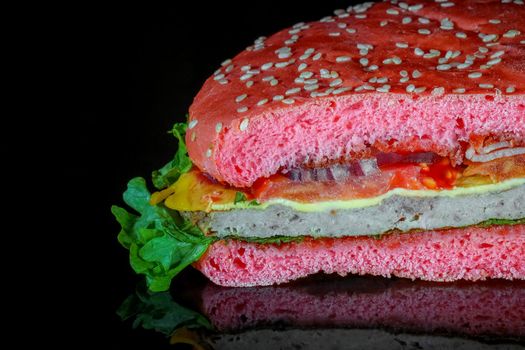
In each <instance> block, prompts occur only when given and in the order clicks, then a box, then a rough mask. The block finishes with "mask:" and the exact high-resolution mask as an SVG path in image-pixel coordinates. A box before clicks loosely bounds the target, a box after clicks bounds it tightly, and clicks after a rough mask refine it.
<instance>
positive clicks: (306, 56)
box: [186, 0, 525, 187]
mask: <svg viewBox="0 0 525 350" xmlns="http://www.w3.org/2000/svg"><path fill="white" fill-rule="evenodd" d="M334 13H335V15H333V16H328V17H325V18H323V19H321V20H320V21H317V22H311V23H298V24H296V25H294V26H293V27H291V28H288V29H285V30H282V31H280V32H278V33H277V34H274V35H272V36H270V37H268V38H265V37H261V38H259V39H257V40H256V41H255V44H254V45H253V46H250V47H248V48H247V49H246V50H245V51H243V52H241V53H240V54H238V55H237V56H236V57H235V58H233V59H229V60H226V61H224V62H223V63H222V65H221V68H219V69H218V70H217V71H216V72H215V74H214V75H213V76H212V77H210V78H209V79H208V80H207V81H206V82H205V84H204V86H203V87H202V89H201V91H200V92H199V93H198V94H197V96H196V98H195V100H194V102H193V104H192V106H191V107H190V122H189V129H188V132H187V135H186V141H187V144H188V151H189V155H190V157H191V159H192V160H193V162H194V163H195V164H196V165H197V166H198V167H199V168H200V169H201V170H202V171H204V172H207V173H209V174H210V175H211V176H213V177H214V178H216V179H217V180H219V181H222V182H227V183H229V184H231V185H233V186H237V187H246V186H250V185H252V184H253V182H254V181H255V180H257V179H258V178H260V177H266V176H269V175H272V174H274V173H276V172H278V171H279V170H280V169H287V168H291V167H295V166H299V165H301V164H304V163H309V164H314V165H316V164H323V163H326V162H330V161H341V160H344V159H347V158H349V157H359V156H362V155H365V154H366V153H367V151H369V150H370V147H374V148H376V149H378V150H381V151H388V152H410V151H432V152H436V153H438V154H440V155H442V156H448V157H450V158H451V159H453V161H454V162H456V163H459V162H461V161H462V160H463V157H464V150H465V147H468V144H469V143H472V142H473V140H474V139H476V138H478V139H479V137H487V136H492V137H493V138H494V139H498V140H499V139H505V140H512V141H513V142H516V143H523V142H524V140H525V95H524V91H525V58H524V57H525V6H524V5H523V1H521V0H514V1H511V0H477V1H474V0H466V1H456V2H452V1H446V0H441V1H440V0H435V1H422V0H419V1H417V2H415V1H407V2H398V1H394V0H392V1H390V2H382V3H365V4H361V5H356V6H351V7H349V8H347V9H346V10H336V11H335V12H334Z"/></svg>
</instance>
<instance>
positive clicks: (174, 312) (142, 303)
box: [117, 291, 212, 336]
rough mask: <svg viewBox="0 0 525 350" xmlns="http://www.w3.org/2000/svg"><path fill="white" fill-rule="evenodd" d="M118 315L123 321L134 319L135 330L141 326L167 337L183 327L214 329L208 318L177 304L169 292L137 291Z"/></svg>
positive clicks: (125, 301)
mask: <svg viewBox="0 0 525 350" xmlns="http://www.w3.org/2000/svg"><path fill="white" fill-rule="evenodd" d="M117 315H119V316H120V318H121V319H122V320H127V319H130V318H133V317H134V321H133V327H134V328H137V327H139V326H141V327H142V328H144V329H153V330H156V331H158V332H161V333H163V334H165V335H167V336H170V335H172V334H173V332H175V331H176V330H177V329H179V328H182V327H187V328H205V329H212V325H211V323H210V322H209V321H208V320H207V319H206V317H204V316H203V315H201V314H200V313H198V312H196V311H193V310H190V309H188V308H185V307H183V306H181V305H179V304H177V303H176V302H175V301H173V298H172V296H171V294H170V293H169V292H162V293H151V292H148V291H146V292H143V291H142V292H141V291H137V292H136V293H135V294H132V295H130V296H129V297H128V298H127V299H126V300H124V302H123V303H122V305H121V306H120V307H119V309H118V310H117Z"/></svg>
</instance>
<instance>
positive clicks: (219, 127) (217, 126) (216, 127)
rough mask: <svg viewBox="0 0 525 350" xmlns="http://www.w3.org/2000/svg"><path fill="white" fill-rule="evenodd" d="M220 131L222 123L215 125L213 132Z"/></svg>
mask: <svg viewBox="0 0 525 350" xmlns="http://www.w3.org/2000/svg"><path fill="white" fill-rule="evenodd" d="M221 130H222V123H221V122H219V123H217V124H215V132H216V133H220V132H221Z"/></svg>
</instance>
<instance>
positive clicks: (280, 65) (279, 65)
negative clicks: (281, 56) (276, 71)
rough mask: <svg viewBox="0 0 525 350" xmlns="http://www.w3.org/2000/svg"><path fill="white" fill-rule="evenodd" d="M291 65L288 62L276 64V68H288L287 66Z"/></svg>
mask: <svg viewBox="0 0 525 350" xmlns="http://www.w3.org/2000/svg"><path fill="white" fill-rule="evenodd" d="M289 64H290V63H288V62H279V63H276V64H275V67H276V68H284V67H286V66H287V65H289Z"/></svg>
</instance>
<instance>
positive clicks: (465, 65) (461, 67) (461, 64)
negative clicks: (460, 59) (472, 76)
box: [456, 63, 472, 69]
mask: <svg viewBox="0 0 525 350" xmlns="http://www.w3.org/2000/svg"><path fill="white" fill-rule="evenodd" d="M471 65H472V63H460V64H458V65H457V66H456V68H457V69H465V68H468V67H470V66H471Z"/></svg>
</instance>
